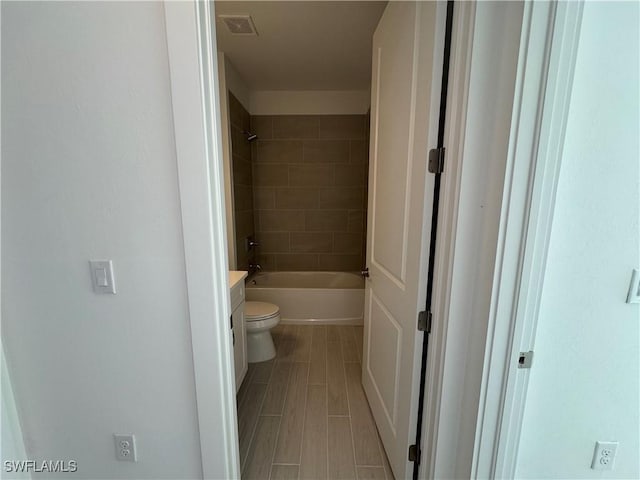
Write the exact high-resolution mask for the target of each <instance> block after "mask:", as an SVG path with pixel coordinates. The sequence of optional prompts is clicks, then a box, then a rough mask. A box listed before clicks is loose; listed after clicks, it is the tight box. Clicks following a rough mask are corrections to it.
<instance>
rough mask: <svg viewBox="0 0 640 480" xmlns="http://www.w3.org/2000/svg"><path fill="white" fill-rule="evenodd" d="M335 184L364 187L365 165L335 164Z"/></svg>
mask: <svg viewBox="0 0 640 480" xmlns="http://www.w3.org/2000/svg"><path fill="white" fill-rule="evenodd" d="M335 168H336V182H335V184H336V186H338V187H364V185H365V182H366V175H365V165H336V167H335Z"/></svg>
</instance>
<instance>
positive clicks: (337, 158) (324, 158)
mask: <svg viewBox="0 0 640 480" xmlns="http://www.w3.org/2000/svg"><path fill="white" fill-rule="evenodd" d="M302 157H303V161H304V162H308V163H347V162H349V141H348V140H305V142H304V145H303V155H302Z"/></svg>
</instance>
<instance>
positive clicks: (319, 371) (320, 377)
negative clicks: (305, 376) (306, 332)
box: [309, 325, 327, 385]
mask: <svg viewBox="0 0 640 480" xmlns="http://www.w3.org/2000/svg"><path fill="white" fill-rule="evenodd" d="M312 331H313V334H312V336H311V366H310V367H309V385H323V384H326V383H327V329H326V327H325V326H324V325H314V326H313V330H312Z"/></svg>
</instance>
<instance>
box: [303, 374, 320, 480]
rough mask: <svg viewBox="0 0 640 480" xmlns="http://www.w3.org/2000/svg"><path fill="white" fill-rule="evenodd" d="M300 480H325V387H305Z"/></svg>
mask: <svg viewBox="0 0 640 480" xmlns="http://www.w3.org/2000/svg"><path fill="white" fill-rule="evenodd" d="M305 415H306V416H305V421H304V433H303V435H302V457H301V459H300V480H322V479H326V478H327V386H326V385H309V386H308V387H307V411H306V414H305Z"/></svg>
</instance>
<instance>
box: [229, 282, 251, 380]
mask: <svg viewBox="0 0 640 480" xmlns="http://www.w3.org/2000/svg"><path fill="white" fill-rule="evenodd" d="M242 273H244V275H243V276H242V278H240V279H239V280H238V279H236V281H235V282H234V281H233V280H234V276H232V275H230V280H231V282H230V283H231V330H232V336H233V364H234V366H235V375H236V392H237V391H238V389H239V388H240V385H241V384H242V380H243V379H244V376H245V375H246V374H247V368H248V366H249V363H248V361H247V334H246V330H245V325H244V300H245V298H244V295H245V292H244V278H245V277H246V272H242Z"/></svg>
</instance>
